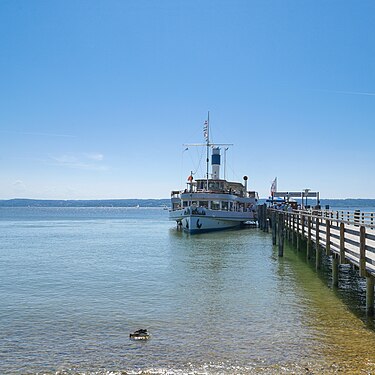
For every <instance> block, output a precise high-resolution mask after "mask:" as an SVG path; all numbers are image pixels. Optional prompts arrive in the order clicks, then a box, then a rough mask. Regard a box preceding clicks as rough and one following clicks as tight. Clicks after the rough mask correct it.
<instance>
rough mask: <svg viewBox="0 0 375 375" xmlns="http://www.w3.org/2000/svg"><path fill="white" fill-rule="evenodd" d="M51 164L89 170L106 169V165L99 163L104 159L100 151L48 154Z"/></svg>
mask: <svg viewBox="0 0 375 375" xmlns="http://www.w3.org/2000/svg"><path fill="white" fill-rule="evenodd" d="M50 159H51V160H52V165H55V166H58V167H66V168H74V169H83V170H91V171H106V170H108V169H109V168H108V166H106V165H103V164H101V161H102V160H103V159H104V156H103V154H100V153H91V154H90V153H82V154H73V153H68V154H63V155H59V156H50Z"/></svg>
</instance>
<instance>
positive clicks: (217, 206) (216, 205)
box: [211, 201, 220, 210]
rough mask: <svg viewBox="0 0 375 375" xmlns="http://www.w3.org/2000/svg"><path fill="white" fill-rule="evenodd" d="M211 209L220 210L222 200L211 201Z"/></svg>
mask: <svg viewBox="0 0 375 375" xmlns="http://www.w3.org/2000/svg"><path fill="white" fill-rule="evenodd" d="M211 210H220V202H219V201H212V202H211Z"/></svg>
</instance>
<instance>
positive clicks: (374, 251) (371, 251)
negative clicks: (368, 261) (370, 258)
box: [366, 245, 375, 254]
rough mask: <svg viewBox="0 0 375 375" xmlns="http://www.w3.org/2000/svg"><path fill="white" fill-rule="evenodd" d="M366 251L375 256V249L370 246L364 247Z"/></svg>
mask: <svg viewBox="0 0 375 375" xmlns="http://www.w3.org/2000/svg"><path fill="white" fill-rule="evenodd" d="M366 251H368V252H370V253H374V254H375V247H373V246H370V245H366Z"/></svg>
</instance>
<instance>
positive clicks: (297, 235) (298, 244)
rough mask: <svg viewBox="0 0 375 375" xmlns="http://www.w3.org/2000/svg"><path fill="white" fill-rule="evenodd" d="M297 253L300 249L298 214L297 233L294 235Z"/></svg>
mask: <svg viewBox="0 0 375 375" xmlns="http://www.w3.org/2000/svg"><path fill="white" fill-rule="evenodd" d="M296 242H297V251H299V248H300V237H299V213H298V214H297V233H296Z"/></svg>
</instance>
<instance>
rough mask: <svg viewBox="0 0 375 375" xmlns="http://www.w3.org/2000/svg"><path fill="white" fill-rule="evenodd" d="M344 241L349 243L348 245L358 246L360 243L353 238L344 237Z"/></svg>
mask: <svg viewBox="0 0 375 375" xmlns="http://www.w3.org/2000/svg"><path fill="white" fill-rule="evenodd" d="M345 242H346V243H349V244H350V245H353V246H355V247H359V246H360V243H359V241H355V240H352V239H351V238H347V237H346V238H345Z"/></svg>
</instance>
